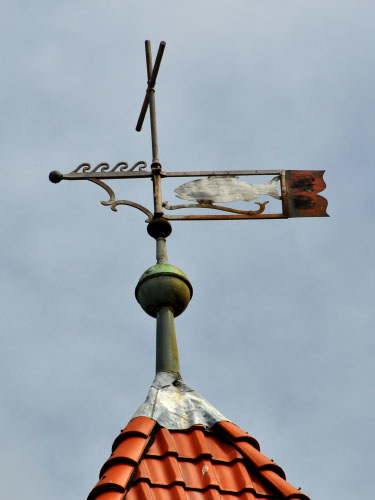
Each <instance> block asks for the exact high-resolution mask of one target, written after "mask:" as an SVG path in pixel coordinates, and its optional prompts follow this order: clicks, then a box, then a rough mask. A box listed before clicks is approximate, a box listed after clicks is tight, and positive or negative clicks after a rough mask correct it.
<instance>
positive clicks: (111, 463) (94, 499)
mask: <svg viewBox="0 0 375 500" xmlns="http://www.w3.org/2000/svg"><path fill="white" fill-rule="evenodd" d="M258 447H259V445H258V442H257V441H256V440H255V439H254V438H252V437H251V436H249V434H247V433H245V432H244V431H242V430H241V429H240V428H239V427H237V426H235V425H234V424H232V423H230V422H220V423H218V424H216V425H215V426H214V427H213V428H212V429H210V430H208V429H205V428H204V427H203V426H201V425H194V426H192V427H190V429H183V430H178V431H177V430H173V431H169V430H168V429H165V428H163V427H160V426H159V425H158V424H156V423H155V422H154V421H153V420H152V419H150V418H147V417H136V418H134V419H133V420H131V421H130V422H129V424H128V425H127V427H126V428H125V429H124V430H123V431H122V432H121V434H120V436H118V437H117V438H116V440H115V442H114V447H113V449H114V452H113V454H112V455H111V457H110V458H109V459H108V460H107V462H106V463H105V464H104V466H103V468H102V472H101V478H100V480H99V482H98V483H97V484H96V486H95V487H94V489H93V490H92V492H91V493H90V495H89V497H88V500H141V499H147V500H171V499H173V500H220V499H221V500H223V499H224V500H255V499H260V498H263V499H266V498H268V499H274V500H286V499H289V500H292V499H295V500H297V499H301V500H309V499H308V497H307V496H306V495H304V494H303V493H301V492H300V491H299V490H297V489H296V488H294V487H293V486H292V485H290V484H289V483H287V482H286V480H285V475H284V472H283V471H282V469H281V468H280V467H279V466H278V465H276V464H275V463H274V462H272V461H271V460H269V459H268V458H267V457H265V456H264V455H263V454H262V453H261V452H260V451H259V449H258Z"/></svg>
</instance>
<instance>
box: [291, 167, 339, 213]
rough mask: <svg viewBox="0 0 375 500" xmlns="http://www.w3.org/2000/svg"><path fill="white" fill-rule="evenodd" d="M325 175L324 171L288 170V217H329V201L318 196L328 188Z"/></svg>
mask: <svg viewBox="0 0 375 500" xmlns="http://www.w3.org/2000/svg"><path fill="white" fill-rule="evenodd" d="M323 175H324V170H286V172H285V183H286V189H287V200H288V214H287V216H288V217H329V215H328V214H327V206H328V201H327V200H326V198H323V196H319V195H318V193H320V192H321V191H323V190H324V189H325V187H326V183H325V182H324V180H323Z"/></svg>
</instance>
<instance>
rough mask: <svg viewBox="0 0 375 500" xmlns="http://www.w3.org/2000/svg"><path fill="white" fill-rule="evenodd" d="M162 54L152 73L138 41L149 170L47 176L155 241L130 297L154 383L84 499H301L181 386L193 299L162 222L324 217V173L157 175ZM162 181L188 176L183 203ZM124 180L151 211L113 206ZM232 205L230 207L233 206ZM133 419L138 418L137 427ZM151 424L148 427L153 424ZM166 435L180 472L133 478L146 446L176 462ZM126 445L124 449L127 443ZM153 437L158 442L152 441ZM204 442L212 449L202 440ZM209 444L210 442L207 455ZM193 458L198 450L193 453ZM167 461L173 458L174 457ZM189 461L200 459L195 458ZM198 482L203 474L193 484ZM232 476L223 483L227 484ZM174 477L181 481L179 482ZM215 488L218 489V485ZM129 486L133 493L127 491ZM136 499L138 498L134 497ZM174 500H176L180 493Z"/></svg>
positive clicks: (180, 191) (245, 440)
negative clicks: (100, 196) (183, 327)
mask: <svg viewBox="0 0 375 500" xmlns="http://www.w3.org/2000/svg"><path fill="white" fill-rule="evenodd" d="M164 49H165V42H161V43H160V46H159V50H158V53H157V56H156V59H155V63H154V65H153V64H152V56H151V44H150V42H149V41H146V63H147V78H148V82H147V89H146V96H145V99H144V102H143V105H142V109H141V113H140V116H139V119H138V123H137V126H136V130H137V131H140V130H141V129H142V125H143V122H144V118H145V116H146V113H147V110H148V109H150V120H151V140H152V162H151V165H150V168H149V169H148V168H147V163H146V162H145V161H137V162H136V163H134V164H133V165H129V164H128V163H127V162H124V161H120V162H118V163H117V164H116V165H114V166H111V165H109V163H99V164H98V165H96V166H94V167H92V166H91V165H90V164H89V163H82V164H80V165H79V166H78V167H77V168H75V169H74V170H73V171H72V172H70V173H68V174H61V173H60V172H57V171H53V172H51V173H50V180H51V181H52V182H54V183H58V182H60V181H61V180H88V181H90V182H93V183H95V184H97V185H99V186H101V187H102V188H104V189H105V191H106V192H107V193H108V195H109V200H107V201H102V202H101V203H102V204H103V205H105V206H109V207H111V209H112V210H114V211H117V207H118V206H119V205H128V206H130V207H134V208H137V209H138V210H141V211H142V212H143V213H145V214H146V216H147V219H146V222H147V223H148V225H147V231H148V233H149V234H150V236H152V237H153V238H155V240H156V260H157V264H155V265H153V266H151V267H149V268H148V269H147V270H146V271H145V272H144V273H143V274H142V276H141V277H140V279H139V281H138V284H137V286H136V289H135V295H136V299H137V301H138V302H139V304H140V305H141V307H142V308H143V309H144V311H146V313H147V314H149V315H150V316H152V317H154V318H156V376H155V379H154V381H153V383H152V386H151V388H150V391H149V393H148V395H147V398H146V401H145V402H144V403H143V404H142V405H141V406H140V407H139V409H138V410H137V411H136V413H135V414H134V416H133V418H132V420H131V422H130V423H129V424H128V426H127V427H126V428H125V429H124V430H123V431H122V432H121V434H120V435H119V436H118V437H117V438H116V440H115V442H114V445H113V453H112V454H111V456H110V458H109V459H108V460H107V462H106V463H105V464H104V466H103V468H102V470H101V472H100V479H99V482H98V483H97V484H96V486H95V487H94V488H93V490H92V491H91V493H90V494H89V497H88V500H99V499H100V498H104V496H105V498H107V496H106V495H107V493H109V494H110V495H112V494H113V495H115V496H113V498H115V497H116V498H118V499H120V498H121V499H123V498H125V497H126V498H128V495H127V493H128V492H129V490H131V489H132V488H134V489H133V490H132V491H133V492H134V496H133V495H132V498H149V497H151V496H152V497H154V495H156V493H157V492H158V491H159V489H158V488H159V486H160V485H162V486H161V487H162V491H163V492H162V493H159V494H160V495H161V496H160V498H161V497H163V498H174V497H175V496H176V493H175V491H177V490H175V488H177V487H178V491H180V490H181V489H183V490H186V491H187V490H188V491H191V492H193V493H194V492H196V493H197V495H198V496H199V498H203V496H205V492H206V491H207V495H208V496H210V498H211V495H213V496H214V493H212V491H214V492H215V494H216V495H217V498H219V496H220V498H221V497H222V495H221V493H222V492H223V493H224V490H225V493H228V487H229V485H232V489H233V488H234V487H235V486H236V487H237V486H238V488H239V487H241V491H240V490H239V489H236V490H234V489H233V492H234V494H235V495H237V494H239V495H240V494H241V498H242V493H243V494H244V495H245V496H247V493H245V491H246V492H249V495H250V496H251V497H252V498H253V492H254V494H255V496H256V497H257V498H258V497H262V498H263V497H264V498H265V497H266V496H267V498H271V497H272V498H276V496H274V494H275V492H277V498H290V499H292V498H293V499H297V498H299V499H303V500H309V499H308V497H307V496H306V495H304V494H303V493H302V492H301V491H300V490H297V489H296V488H294V487H293V486H291V485H290V484H289V483H287V482H286V480H285V475H284V472H283V471H282V469H280V467H279V466H277V465H276V464H274V463H273V461H270V460H269V459H267V457H265V456H264V455H262V454H261V453H260V451H259V445H258V443H257V442H256V441H255V440H254V439H253V438H252V437H251V436H249V435H248V434H246V433H244V431H241V430H240V429H239V428H238V427H236V426H235V425H234V424H232V423H231V422H230V421H229V420H228V419H227V418H226V417H225V416H224V415H223V414H222V413H221V412H219V411H218V410H217V409H216V408H215V407H213V406H212V405H211V404H210V403H209V402H208V401H207V400H205V399H204V398H203V397H202V396H201V395H200V394H199V393H197V392H196V391H194V390H193V389H192V388H190V387H189V386H188V385H187V384H185V382H184V381H183V379H182V377H181V369H180V363H179V356H178V348H177V339H176V331H175V324H174V318H175V317H177V316H179V315H180V314H181V313H182V312H183V311H184V310H185V309H186V307H187V306H188V304H189V301H190V300H191V298H192V295H193V288H192V285H191V283H190V282H189V280H188V278H187V276H186V274H185V273H184V272H183V271H182V270H181V269H179V268H177V267H176V266H173V265H171V264H169V263H168V258H167V252H166V238H167V237H168V236H169V235H170V233H171V231H172V226H171V223H170V221H179V220H212V219H286V218H288V217H324V216H327V213H326V208H327V200H326V199H325V198H323V197H321V196H319V195H318V193H319V192H320V191H323V190H324V188H325V183H324V181H323V173H324V171H322V170H311V171H307V170H301V171H298V170H213V171H195V172H166V171H164V170H163V169H162V165H161V163H160V159H159V151H158V140H157V127H156V110H155V84H156V79H157V76H158V72H159V68H160V63H161V60H162V57H163V52H164ZM246 176H248V177H249V176H262V177H264V176H269V177H270V180H269V181H268V182H265V183H262V184H261V183H250V182H245V181H244V180H241V179H242V178H244V177H246ZM171 177H176V178H179V177H189V178H194V177H195V178H196V179H195V180H188V181H187V182H185V183H184V184H181V185H180V186H178V187H177V188H176V189H175V191H174V192H175V194H176V196H177V198H179V199H180V200H183V202H182V203H181V202H174V204H170V203H169V202H168V201H167V200H163V196H162V180H163V179H166V178H171ZM134 178H138V179H142V178H151V179H152V183H153V211H151V210H149V209H148V208H146V207H144V206H143V205H140V204H138V203H135V202H134V201H130V200H118V199H116V196H115V193H114V191H113V190H112V188H111V187H110V186H109V185H108V184H107V183H106V182H105V181H108V180H111V179H134ZM265 197H269V198H273V199H276V200H278V204H279V206H280V210H279V211H278V212H277V211H276V212H275V213H274V212H273V211H272V210H269V211H268V208H269V206H271V207H272V206H274V205H275V203H272V204H271V205H268V204H269V200H267V199H266V201H264V199H265ZM255 200H258V201H255ZM238 203H240V206H239V205H238ZM252 203H254V204H255V206H254V205H253V204H252ZM236 204H237V205H236ZM244 204H245V205H244ZM246 204H250V206H246ZM244 207H245V208H244ZM179 210H180V211H181V212H179V213H180V214H181V215H171V212H174V213H176V212H177V211H179ZM186 211H187V212H188V213H187V214H186ZM139 417H140V418H141V419H142V420H139ZM156 422H157V424H158V426H156ZM196 426H197V427H196ZM202 426H203V427H202ZM147 429H148V430H147ZM159 429H160V432H162V431H163V434H158V432H159ZM202 429H204V432H205V433H206V432H209V434H207V436H206V434H203V432H202ZM188 430H189V431H188ZM146 431H147V434H146V433H145V432H146ZM190 431H191V433H190ZM168 432H173V433H174V434H173V436H178V434H176V433H178V432H182V433H186V435H184V441H182V440H181V443H182V442H183V443H190V444H189V446H188V445H187V444H185V445H184V450H193V453H194V458H192V459H191V461H188V462H186V463H188V464H189V468H186V469H185V467H182V466H181V468H179V466H178V465H175V464H174V462H173V465H171V464H172V462H171V463H169V462H167V461H166V460H165V461H164V460H162V458H164V455H163V457H159V456H157V460H156V462H159V463H160V465H157V466H154V465H153V466H152V471H153V470H154V467H156V469H155V470H156V471H157V472H156V476H155V477H157V478H158V480H157V484H156V483H153V482H152V479H151V476H150V477H149V475H148V474H149V473H148V472H147V474H146V476H142V475H141V474H142V472H141V470H144V471H146V470H147V471H148V470H151V468H150V469H148V468H147V465H145V466H144V468H143V469H142V463H141V462H142V461H143V460H144V464H147V460H149V462H148V463H151V462H150V460H151V461H152V460H154V458H155V456H153V458H151V459H150V458H149V456H147V453H148V452H149V451H150V450H151V448H150V446H154V443H159V444H157V449H158V450H159V449H160V450H161V449H163V450H165V446H167V451H166V452H165V454H166V456H170V453H172V454H173V457H174V460H175V461H176V464H178V463H180V462H178V460H179V453H178V452H176V449H177V448H175V446H177V444H173V447H171V448H170V450H172V451H170V450H169V451H168V447H169V446H170V444H169V443H177V440H176V441H174V439H175V437H173V438H171V437H169V438H168V437H166V436H168V434H165V433H168ZM187 432H188V433H190V434H188V433H187ZM195 432H196V433H198V432H199V433H202V435H201V434H200V435H199V436H200V437H199V438H198V437H197V436H198V434H195ZM130 436H131V437H130ZM134 436H136V437H134ZM159 436H162V437H159ZM188 436H190V437H188ZM129 439H130V440H132V441H129ZM134 439H135V441H134ZM160 439H162V441H158V440H160ZM206 439H207V441H206ZM213 439H215V440H216V441H212V440H213ZM222 439H224V442H225V449H229V450H231V446H232V447H233V449H232V450H231V451H230V454H229V455H228V457H230V458H228V459H227V458H226V459H225V460H228V463H227V462H226V461H225V460H224V462H221V460H222V457H223V455H225V454H226V452H224V448H222V446H223V445H222V441H221V440H222ZM185 440H186V441H185ZM189 440H191V441H189ZM202 440H203V441H202ZM249 440H250V441H249ZM214 442H215V443H217V444H215V446H214V447H212V446H213V444H212V443H214ZM135 443H136V444H135ZM160 443H162V444H160ZM165 443H168V444H167V445H166V444H165ZM196 443H197V444H196ZM202 443H204V445H202ZM208 443H210V444H208ZM211 447H212V448H211ZM181 449H182V448H181ZM206 449H207V450H208V451H209V450H214V449H215V450H216V449H217V450H220V452H217V451H215V452H212V451H209V454H208V455H207V456H208V457H210V456H211V453H219V455H218V456H220V459H219V461H220V464H221V465H220V467H221V469H220V470H222V468H223V467H224V465H223V464H225V466H228V468H225V469H224V471H225V473H224V472H223V473H220V474H219V475H218V476H217V475H216V473H215V467H216V465H214V464H213V462H214V458H213V457H214V455H212V457H211V459H212V462H211V461H210V460H211V459H210V458H209V459H208V464H209V465H208V466H206V465H204V467H203V468H202V465H201V464H202V463H206V458H207V456H206V452H205V451H203V452H202V453H204V455H203V457H204V460H205V462H202V460H201V458H202V457H201V456H200V455H197V454H196V453H198V452H199V453H201V451H200V450H206ZM197 450H199V451H198V452H197ZM158 453H159V452H158ZM163 453H164V452H163ZM184 453H185V452H184ZM189 453H190V451H189ZM232 453H235V454H237V455H236V457H237V458H236V460H235V461H236V463H237V460H240V461H239V462H238V464H239V465H241V468H239V469H238V471H237V469H236V471H235V469H234V467H233V466H232V465H233V464H232V461H233V454H232ZM175 454H176V457H177V458H175ZM198 456H199V457H200V458H197V457H198ZM135 457H138V458H135ZM183 457H184V458H183V459H182V460H184V461H186V454H184V455H183ZM159 458H160V459H161V460H159ZM188 460H190V458H188ZM215 460H217V459H215ZM140 464H141V465H140ZM158 467H160V469H158ZM238 467H239V466H238ZM164 469H165V471H164ZM191 470H193V471H195V472H194V474H193V473H191V472H190V471H191ZM240 470H241V471H242V472H241V473H240V472H239V471H240ZM158 471H159V472H158ZM161 471H163V472H161ZM176 471H177V472H176ZM183 471H186V472H183ZM188 471H189V472H188ZM211 471H212V472H211ZM206 472H207V474H206ZM176 474H177V475H176ZM181 474H182V475H181ZM205 474H206V476H205V478H204V479H203V476H204V475H205ZM263 475H264V478H263ZM219 476H220V478H221V477H223V478H224V477H225V481H224V479H223V480H221V479H219V481H223V483H221V482H220V484H219V483H218V479H217V478H218V477H219ZM232 476H233V479H232V480H231V477H232ZM162 477H165V478H168V481H173V482H172V483H170V482H166V483H165V484H164V483H163V482H160V481H161V479H160V478H162ZM180 477H181V478H182V477H183V479H181V481H180ZM170 478H172V479H170ZM176 478H177V479H176ZM196 478H200V479H199V481H198V480H197V481H198V482H196ZM228 478H229V479H228ZM254 478H256V481H254V482H253V479H254ZM175 481H178V483H175ZM224 482H225V486H222V484H224ZM201 484H203V485H204V486H203V488H204V489H202V488H201ZM138 487H139V489H137V488H138ZM143 488H146V489H147V488H149V489H150V492H151V490H154V491H155V492H156V493H152V494H151V493H150V494H149V495H147V494H146V493H145V492H144V491H146V490H144V489H143ZM147 491H148V490H147ZM137 492H141V493H139V496H138V494H137ZM193 493H192V494H193ZM258 493H259V494H258ZM194 495H195V493H194ZM178 496H179V498H180V494H179V495H178ZM198 496H197V498H198ZM208 496H207V498H208ZM213 496H212V498H213ZM230 496H231V495H230ZM255 496H254V498H255ZM108 498H109V497H108ZM111 498H112V497H111ZM129 498H130V496H129ZM155 498H156V496H155ZM158 498H159V497H158ZM181 498H182V496H181ZM184 498H185V495H184ZM186 498H187V497H186ZM194 498H195V497H194ZM215 498H216V496H215ZM233 498H234V497H233Z"/></svg>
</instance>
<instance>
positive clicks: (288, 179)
mask: <svg viewBox="0 0 375 500" xmlns="http://www.w3.org/2000/svg"><path fill="white" fill-rule="evenodd" d="M155 169H157V171H158V172H157V175H158V177H159V178H160V179H167V178H186V177H195V178H196V179H195V180H191V181H187V182H184V183H182V184H180V185H178V186H177V187H176V188H175V189H174V196H175V199H174V200H171V201H167V200H163V199H162V200H161V206H162V210H161V211H160V213H159V214H158V216H162V217H164V218H165V219H168V220H214V219H278V218H280V219H282V218H284V219H285V218H290V217H327V216H328V214H327V205H328V202H327V200H326V199H325V198H323V196H320V195H319V193H320V192H321V191H323V190H324V189H325V187H326V184H325V182H324V180H323V174H324V170H213V171H195V172H164V171H163V170H161V168H160V165H159V164H158V165H152V168H151V169H148V168H147V163H146V162H144V161H138V162H136V163H135V164H134V165H133V166H129V165H128V163H126V162H119V163H117V164H116V165H115V166H114V167H111V166H110V165H109V164H108V163H100V164H99V165H96V166H95V167H91V165H90V164H89V163H82V164H81V165H79V166H78V167H77V168H76V169H75V170H73V171H72V172H70V173H69V174H60V173H59V172H52V173H51V177H50V178H51V180H52V181H53V182H59V181H61V180H63V179H66V180H89V181H91V182H94V183H95V184H98V185H99V186H101V187H102V188H103V189H105V190H106V191H107V193H108V194H109V200H108V201H102V202H101V203H102V204H103V205H106V206H110V207H111V208H112V210H114V211H116V210H117V206H118V205H128V206H132V207H134V208H138V209H139V210H141V211H143V212H144V213H145V214H146V215H147V216H148V219H147V222H150V220H151V219H152V217H153V214H152V211H151V210H149V209H147V208H146V207H144V206H143V205H140V204H138V203H135V202H134V201H130V200H118V199H116V196H115V193H114V191H113V190H112V188H111V187H110V186H109V185H108V184H106V183H105V182H104V180H110V179H129V178H138V179H139V178H141V179H142V178H152V177H153V175H154V170H155ZM260 176H261V177H262V178H263V179H264V177H266V176H268V177H270V180H269V181H266V182H253V179H254V181H257V177H258V178H259V177H260ZM249 177H250V178H251V182H249V181H248V179H249ZM181 200H182V201H183V202H181ZM256 200H258V201H256ZM272 200H279V209H278V210H275V209H274V208H275V207H274V206H272V207H273V209H271V210H269V209H268V206H267V205H268V204H269V202H270V201H272ZM239 204H240V205H241V206H240V207H239V206H238V205H239ZM197 209H198V210H197ZM179 211H182V212H179ZM187 212H193V213H187ZM177 213H178V215H177ZM172 214H173V215H172ZM175 214H176V215H175Z"/></svg>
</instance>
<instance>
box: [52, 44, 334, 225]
mask: <svg viewBox="0 0 375 500" xmlns="http://www.w3.org/2000/svg"><path fill="white" fill-rule="evenodd" d="M145 49H146V68H147V89H146V95H145V98H144V101H143V104H142V109H141V112H140V115H139V118H138V122H137V125H136V130H137V131H138V132H139V131H140V130H141V129H142V126H143V122H144V119H145V116H146V113H147V110H148V109H149V110H150V128H151V145H152V162H151V166H150V168H148V167H147V163H146V162H145V161H137V162H136V163H134V164H133V165H129V164H128V163H127V162H125V161H120V162H118V163H116V165H114V166H111V165H110V164H109V163H106V162H103V163H99V164H98V165H96V166H94V167H92V166H91V165H90V164H89V163H81V164H80V165H78V167H77V168H75V169H74V170H73V171H72V172H70V173H68V174H61V173H60V172H57V171H53V172H51V173H50V180H51V181H52V182H54V183H57V182H60V181H61V180H63V179H66V180H89V181H91V182H93V183H95V184H97V185H99V186H100V187H102V188H103V189H105V191H106V192H107V193H108V195H109V199H108V200H106V201H102V202H101V203H102V204H103V205H105V206H109V207H110V208H111V209H112V210H114V211H117V207H118V206H119V205H128V206H131V207H133V208H137V209H138V210H141V211H142V212H143V213H144V214H146V215H147V219H146V222H148V223H151V222H153V221H157V220H159V221H160V219H164V220H165V221H169V220H171V221H172V220H214V219H287V218H289V217H327V216H328V214H327V204H328V203H327V200H326V199H325V198H323V197H322V196H320V195H319V194H318V193H320V192H321V191H323V190H324V189H325V187H326V185H325V182H324V180H323V174H324V170H213V171H196V172H166V171H164V170H163V169H162V165H161V163H160V160H159V147H158V140H157V127H156V110H155V84H156V79H157V76H158V72H159V68H160V63H161V60H162V57H163V53H164V49H165V42H160V45H159V50H158V53H157V55H156V58H155V63H154V64H153V63H152V57H151V43H150V41H149V40H146V42H145ZM147 177H149V178H151V179H152V185H153V211H152V210H150V209H148V208H146V207H145V206H143V205H141V204H139V203H136V202H135V201H132V200H119V199H117V198H116V195H115V192H114V191H113V189H112V188H111V187H110V186H109V185H108V184H107V183H106V182H104V181H106V180H111V179H130V178H133V179H134V178H138V179H142V178H147ZM179 177H195V179H194V180H189V181H187V182H184V183H182V184H180V185H178V186H176V187H175V189H174V192H173V194H172V196H173V197H174V198H170V197H169V195H168V198H169V200H166V199H164V197H163V194H162V181H163V187H164V181H166V179H167V178H169V179H171V178H179ZM246 177H247V179H246ZM254 177H255V179H254ZM257 177H258V179H257ZM259 177H261V179H259ZM249 178H250V180H249ZM264 178H266V180H264ZM254 180H255V182H254ZM257 181H258V182H257ZM181 200H182V202H181ZM275 201H277V203H275ZM168 224H169V223H167V225H168ZM169 225H170V224H169Z"/></svg>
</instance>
